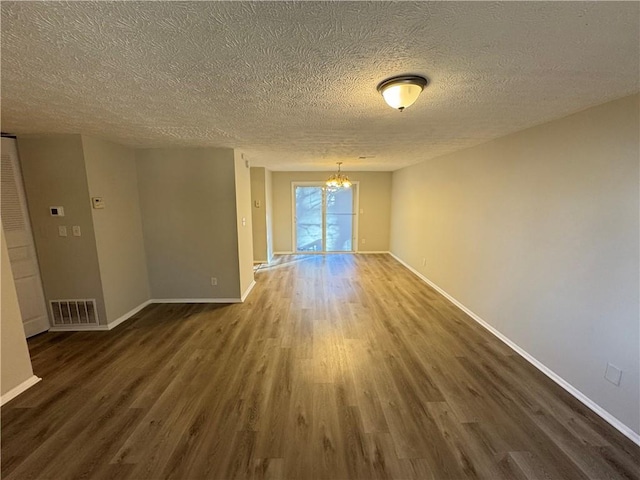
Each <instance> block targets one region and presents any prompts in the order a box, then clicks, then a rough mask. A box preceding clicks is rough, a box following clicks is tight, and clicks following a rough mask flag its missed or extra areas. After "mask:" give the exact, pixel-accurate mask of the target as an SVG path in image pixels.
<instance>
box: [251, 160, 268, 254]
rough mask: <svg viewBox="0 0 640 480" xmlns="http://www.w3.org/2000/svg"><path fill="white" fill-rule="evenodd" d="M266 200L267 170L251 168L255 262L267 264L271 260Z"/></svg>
mask: <svg viewBox="0 0 640 480" xmlns="http://www.w3.org/2000/svg"><path fill="white" fill-rule="evenodd" d="M266 198H267V195H266V168H264V167H251V222H252V229H253V260H254V262H267V261H268V259H269V256H268V255H269V254H268V249H267V201H266ZM256 202H260V206H259V207H256Z"/></svg>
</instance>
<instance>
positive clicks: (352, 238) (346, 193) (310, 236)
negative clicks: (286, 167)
mask: <svg viewBox="0 0 640 480" xmlns="http://www.w3.org/2000/svg"><path fill="white" fill-rule="evenodd" d="M357 204H358V185H357V182H354V183H353V185H352V186H351V188H338V189H332V188H327V187H326V186H325V185H323V184H322V183H294V184H293V223H294V225H293V245H294V252H295V253H330V252H354V251H355V248H356V246H357V244H358V243H357V241H356V239H357V221H356V218H357V215H356V212H357V211H358V210H357Z"/></svg>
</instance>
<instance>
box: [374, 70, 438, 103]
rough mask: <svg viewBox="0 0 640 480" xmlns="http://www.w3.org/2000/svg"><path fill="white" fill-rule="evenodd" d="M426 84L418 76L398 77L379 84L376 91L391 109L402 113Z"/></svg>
mask: <svg viewBox="0 0 640 480" xmlns="http://www.w3.org/2000/svg"><path fill="white" fill-rule="evenodd" d="M427 83H428V81H427V79H426V78H424V77H421V76H418V75H399V76H397V77H391V78H387V79H386V80H383V81H382V82H380V84H379V85H378V91H379V92H380V93H381V94H382V96H383V97H384V101H385V102H387V104H388V105H389V106H390V107H391V108H397V109H398V110H400V111H401V112H402V111H403V110H404V109H405V108H407V107H409V106H411V105H413V102H415V101H416V100H417V99H418V97H419V96H420V93H421V92H422V90H423V89H424V87H426V86H427Z"/></svg>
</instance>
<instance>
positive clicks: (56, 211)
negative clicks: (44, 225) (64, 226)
mask: <svg viewBox="0 0 640 480" xmlns="http://www.w3.org/2000/svg"><path fill="white" fill-rule="evenodd" d="M49 211H50V212H51V216H52V217H64V207H49Z"/></svg>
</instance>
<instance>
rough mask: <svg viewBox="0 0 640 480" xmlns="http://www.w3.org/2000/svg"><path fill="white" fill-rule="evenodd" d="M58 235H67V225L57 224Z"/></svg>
mask: <svg viewBox="0 0 640 480" xmlns="http://www.w3.org/2000/svg"><path fill="white" fill-rule="evenodd" d="M58 236H60V237H66V236H67V227H65V226H64V225H58Z"/></svg>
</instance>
